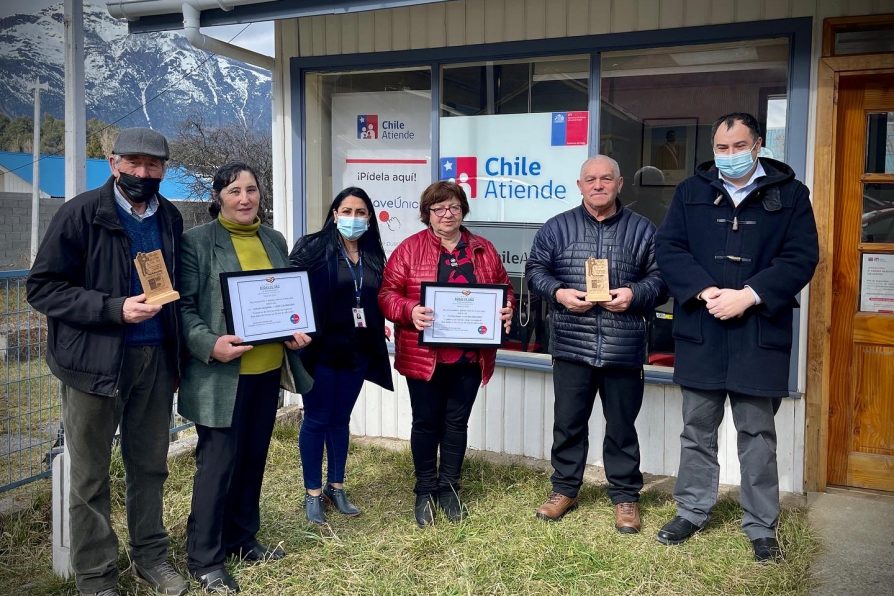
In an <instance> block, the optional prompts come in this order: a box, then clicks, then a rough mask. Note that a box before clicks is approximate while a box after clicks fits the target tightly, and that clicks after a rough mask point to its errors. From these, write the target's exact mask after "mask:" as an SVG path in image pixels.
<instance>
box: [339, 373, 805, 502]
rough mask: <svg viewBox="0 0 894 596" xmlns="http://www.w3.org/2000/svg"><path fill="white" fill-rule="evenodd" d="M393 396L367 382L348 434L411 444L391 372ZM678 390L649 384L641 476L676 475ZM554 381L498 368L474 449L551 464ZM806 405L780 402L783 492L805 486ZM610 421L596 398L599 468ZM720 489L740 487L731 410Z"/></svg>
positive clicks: (475, 419)
mask: <svg viewBox="0 0 894 596" xmlns="http://www.w3.org/2000/svg"><path fill="white" fill-rule="evenodd" d="M393 380H394V386H395V388H396V391H394V392H391V391H385V390H383V389H382V388H380V387H379V386H378V385H373V384H371V383H366V385H365V386H364V389H363V391H361V393H360V398H359V399H358V401H357V406H356V407H355V408H354V413H353V416H352V417H351V434H354V435H365V436H370V437H391V438H398V439H409V438H410V423H411V421H412V416H411V414H410V395H409V393H408V391H407V383H406V380H405V379H404V377H402V376H401V375H399V374H397V372H394V373H393ZM681 399H682V398H681V395H680V388H679V387H677V386H674V385H646V391H645V396H644V399H643V408H642V411H641V412H640V415H639V417H638V418H637V420H636V428H637V432H638V433H639V440H640V456H641V458H642V464H641V467H642V471H643V472H644V473H647V474H661V475H668V476H673V475H676V473H677V465H678V464H679V460H680V431H681V430H682V428H683V418H682V413H681ZM553 400H554V396H553V381H552V375H551V374H550V373H545V372H540V371H533V370H523V369H520V368H507V367H497V370H496V371H495V373H494V377H493V378H492V379H491V381H490V383H488V384H487V386H486V387H484V388H482V389H481V390H480V391H479V392H478V399H477V401H476V402H475V407H474V408H473V409H472V417H471V418H470V420H469V447H471V448H472V449H481V450H485V451H493V452H495V453H505V454H509V455H523V456H527V457H533V458H536V459H544V460H549V457H550V448H551V447H552V432H553V431H552V425H553ZM803 420H804V401H803V400H792V399H787V400H783V403H782V407H781V408H780V410H779V413H778V414H777V415H776V431H777V435H778V446H777V457H778V465H779V483H780V489H781V490H784V491H789V492H800V491H801V490H802V488H801V487H802V486H803V482H804V473H803V455H802V454H803V452H804V424H803ZM604 438H605V419H604V418H603V416H602V406H601V405H600V403H599V399H598V397H597V399H596V404H595V406H594V407H593V414H592V416H591V417H590V453H589V456H588V458H587V463H588V464H592V465H597V466H601V465H602V441H603V439H604ZM718 459H719V460H720V482H722V483H724V484H734V485H738V484H739V460H738V455H737V448H736V429H735V426H734V425H733V421H732V414H731V413H730V411H729V404H727V406H726V415H725V416H724V419H723V424H722V425H721V427H720V434H719V437H718Z"/></svg>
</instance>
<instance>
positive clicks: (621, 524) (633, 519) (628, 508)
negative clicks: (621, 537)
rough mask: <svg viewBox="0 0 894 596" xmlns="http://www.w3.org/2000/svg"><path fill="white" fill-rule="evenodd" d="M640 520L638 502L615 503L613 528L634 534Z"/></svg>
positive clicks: (640, 523) (639, 524)
mask: <svg viewBox="0 0 894 596" xmlns="http://www.w3.org/2000/svg"><path fill="white" fill-rule="evenodd" d="M641 526H642V522H641V521H640V518H639V503H636V502H631V503H618V504H617V505H615V529H616V530H617V531H619V532H620V533H622V534H636V533H637V532H639V529H640V527H641Z"/></svg>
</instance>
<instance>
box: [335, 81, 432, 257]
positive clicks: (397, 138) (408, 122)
mask: <svg viewBox="0 0 894 596" xmlns="http://www.w3.org/2000/svg"><path fill="white" fill-rule="evenodd" d="M332 184H333V189H332V191H333V196H335V195H336V194H338V193H339V192H340V191H341V190H342V189H344V188H347V187H349V186H358V187H360V188H362V189H363V190H365V191H366V192H367V194H368V195H369V196H370V198H371V199H372V201H373V207H374V208H375V210H376V218H377V220H378V224H379V230H380V232H381V234H382V244H383V245H384V247H385V254H386V255H390V254H391V253H392V252H393V251H394V249H395V248H396V247H397V245H398V244H400V242H401V241H402V240H403V239H404V238H406V237H408V236H410V235H412V234H414V233H416V232H418V231H419V230H421V229H423V227H424V226H423V224H422V222H421V221H419V197H420V195H421V194H422V191H423V190H425V188H426V187H427V186H428V185H429V184H431V95H430V93H429V92H428V91H383V92H376V93H340V94H335V95H333V96H332Z"/></svg>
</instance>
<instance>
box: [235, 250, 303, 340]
mask: <svg viewBox="0 0 894 596" xmlns="http://www.w3.org/2000/svg"><path fill="white" fill-rule="evenodd" d="M220 287H221V293H222V294H223V303H224V316H225V318H226V322H227V333H229V334H231V335H238V336H239V337H241V338H242V343H244V344H260V343H267V342H275V341H283V340H285V339H290V338H291V337H292V334H293V333H295V332H296V331H298V332H301V333H313V332H314V331H316V322H315V319H314V310H313V301H312V300H311V296H310V284H309V283H308V275H307V271H301V270H298V269H295V268H292V267H286V268H283V269H264V270H256V271H233V272H229V273H221V274H220Z"/></svg>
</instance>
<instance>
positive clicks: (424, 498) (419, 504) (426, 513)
mask: <svg viewBox="0 0 894 596" xmlns="http://www.w3.org/2000/svg"><path fill="white" fill-rule="evenodd" d="M413 511H414V513H415V514H416V523H417V524H418V525H419V527H420V528H424V527H425V526H430V525H432V524H434V523H435V500H434V498H433V497H432V496H431V495H416V507H415V508H414V510H413Z"/></svg>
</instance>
